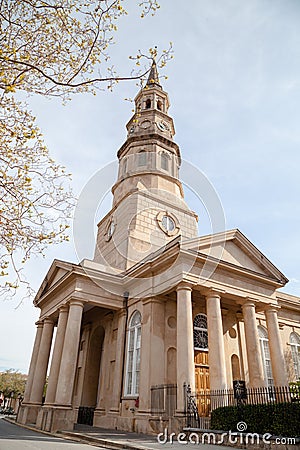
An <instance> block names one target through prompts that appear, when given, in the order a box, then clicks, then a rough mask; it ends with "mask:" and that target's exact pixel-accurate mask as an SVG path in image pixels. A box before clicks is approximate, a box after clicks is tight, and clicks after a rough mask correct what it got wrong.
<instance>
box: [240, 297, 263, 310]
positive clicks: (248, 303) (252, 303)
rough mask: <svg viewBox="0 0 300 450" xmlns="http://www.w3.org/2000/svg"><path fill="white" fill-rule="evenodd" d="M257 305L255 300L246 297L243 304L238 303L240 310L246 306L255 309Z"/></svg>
mask: <svg viewBox="0 0 300 450" xmlns="http://www.w3.org/2000/svg"><path fill="white" fill-rule="evenodd" d="M258 303H259V302H258V301H257V300H256V299H254V298H251V297H246V298H245V299H244V301H243V302H242V301H241V302H240V304H241V307H242V309H244V308H245V307H247V306H251V307H254V308H256V306H257V305H258Z"/></svg>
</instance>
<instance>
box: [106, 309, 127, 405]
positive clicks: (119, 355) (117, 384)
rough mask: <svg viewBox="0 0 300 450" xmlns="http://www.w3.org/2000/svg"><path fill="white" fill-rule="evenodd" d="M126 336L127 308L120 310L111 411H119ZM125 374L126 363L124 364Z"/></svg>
mask: <svg viewBox="0 0 300 450" xmlns="http://www.w3.org/2000/svg"><path fill="white" fill-rule="evenodd" d="M125 338H126V311H125V309H123V310H121V311H120V312H119V320H118V334H117V342H116V363H115V375H114V386H113V393H112V399H111V407H110V411H111V412H119V406H120V397H121V387H122V375H123V373H122V371H123V358H124V339H125ZM124 376H125V365H124Z"/></svg>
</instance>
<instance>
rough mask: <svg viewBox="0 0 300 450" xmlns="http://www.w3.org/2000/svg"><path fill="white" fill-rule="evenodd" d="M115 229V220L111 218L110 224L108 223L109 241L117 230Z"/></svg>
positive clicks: (107, 233) (107, 235)
mask: <svg viewBox="0 0 300 450" xmlns="http://www.w3.org/2000/svg"><path fill="white" fill-rule="evenodd" d="M115 229H116V225H115V222H114V221H113V220H111V221H110V222H109V225H108V227H107V229H106V240H107V241H109V240H110V239H111V237H112V235H113V234H114V232H115Z"/></svg>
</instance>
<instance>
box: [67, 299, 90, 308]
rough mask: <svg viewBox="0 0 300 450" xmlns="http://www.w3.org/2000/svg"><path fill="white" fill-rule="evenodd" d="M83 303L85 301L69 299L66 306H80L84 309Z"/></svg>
mask: <svg viewBox="0 0 300 450" xmlns="http://www.w3.org/2000/svg"><path fill="white" fill-rule="evenodd" d="M85 303H86V301H85V300H78V299H76V298H71V299H70V300H69V301H68V303H67V304H68V305H70V306H73V305H75V306H81V307H82V308H83V307H84V305H85Z"/></svg>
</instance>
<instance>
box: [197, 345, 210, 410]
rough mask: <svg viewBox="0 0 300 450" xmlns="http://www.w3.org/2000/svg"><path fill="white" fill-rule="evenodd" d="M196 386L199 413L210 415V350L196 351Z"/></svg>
mask: <svg viewBox="0 0 300 450" xmlns="http://www.w3.org/2000/svg"><path fill="white" fill-rule="evenodd" d="M195 387H196V393H197V397H196V398H197V406H198V412H199V415H200V416H201V417H208V415H209V412H210V391H209V365H208V352H204V351H201V350H199V351H198V350H196V351H195Z"/></svg>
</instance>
